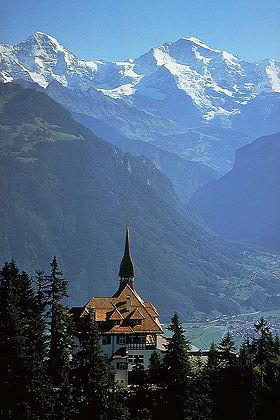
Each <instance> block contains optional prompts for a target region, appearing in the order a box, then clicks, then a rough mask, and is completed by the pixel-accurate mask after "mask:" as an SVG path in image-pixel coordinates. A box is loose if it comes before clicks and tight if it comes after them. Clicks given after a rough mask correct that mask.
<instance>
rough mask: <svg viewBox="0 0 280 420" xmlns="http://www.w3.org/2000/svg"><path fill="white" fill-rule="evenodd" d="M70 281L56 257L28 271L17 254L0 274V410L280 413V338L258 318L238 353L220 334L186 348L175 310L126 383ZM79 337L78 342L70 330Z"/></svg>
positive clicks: (220, 418)
mask: <svg viewBox="0 0 280 420" xmlns="http://www.w3.org/2000/svg"><path fill="white" fill-rule="evenodd" d="M66 297H67V281H66V280H65V279H64V278H63V273H62V272H61V271H60V269H59V267H58V263H57V260H56V258H55V257H54V258H53V260H52V262H51V265H50V272H49V273H48V274H45V273H44V272H42V271H38V272H37V274H36V277H35V278H31V277H30V276H29V275H28V274H27V273H26V272H24V271H20V270H19V269H18V267H17V265H16V264H15V262H14V261H11V262H6V263H5V264H4V266H3V268H2V270H1V272H0V418H1V419H32V420H33V419H34V420H35V419H40V420H45V419H59V420H70V419H71V420H72V419H73V420H76V419H93V420H109V419H110V420H115V419H116V420H117V419H120V420H157V419H162V418H164V419H172V420H212V419H213V420H214V419H215V420H216V419H217V420H224V419H235V420H236V419H238V420H242V419H244V420H245V419H246V420H274V419H275V420H276V419H280V341H279V338H278V336H273V335H272V333H271V331H270V329H269V325H268V324H267V322H266V321H265V320H264V319H263V318H261V319H260V320H259V321H258V322H257V323H256V324H255V331H256V336H255V337H254V338H247V339H245V340H244V341H243V343H242V344H241V347H240V349H239V351H237V349H236V347H235V343H234V340H233V337H232V336H231V335H230V334H229V333H227V334H226V335H225V336H224V337H223V338H222V340H221V342H220V343H219V344H218V345H215V344H214V343H213V344H212V345H211V348H210V350H209V352H208V356H207V358H204V357H203V356H202V355H199V354H198V355H197V356H196V357H192V356H191V355H190V342H189V340H188V338H187V337H186V336H185V332H184V329H183V327H182V325H181V323H180V320H179V317H178V315H177V314H176V313H175V314H174V316H173V317H172V318H171V323H170V325H169V327H168V329H169V330H170V333H171V335H170V337H169V338H167V344H166V351H165V352H164V353H163V354H162V353H158V352H154V353H153V354H152V356H151V359H150V365H149V368H148V369H147V370H144V368H143V365H142V364H141V363H137V364H135V365H134V367H133V370H132V372H131V374H130V383H131V385H130V386H129V387H127V388H123V387H119V386H117V385H116V384H114V372H113V371H112V369H111V366H110V363H109V360H108V359H107V357H106V356H105V355H104V353H103V352H102V350H101V347H100V344H99V343H100V333H99V330H98V326H97V324H96V322H95V320H94V313H92V312H89V313H88V315H87V316H85V317H84V318H83V320H82V321H81V323H80V324H79V328H78V331H77V325H76V324H75V323H74V322H73V320H72V316H71V312H70V311H69V308H68V307H67V306H66V304H65V299H66ZM75 337H78V340H77V338H75Z"/></svg>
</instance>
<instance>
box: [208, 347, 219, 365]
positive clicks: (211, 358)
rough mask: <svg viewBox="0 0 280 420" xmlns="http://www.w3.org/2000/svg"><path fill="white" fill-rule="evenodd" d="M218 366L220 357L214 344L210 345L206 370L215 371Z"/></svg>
mask: <svg viewBox="0 0 280 420" xmlns="http://www.w3.org/2000/svg"><path fill="white" fill-rule="evenodd" d="M219 364H220V356H219V352H218V349H217V346H216V344H215V343H214V342H212V343H211V346H210V349H209V352H208V358H207V368H208V369H210V370H213V371H215V370H216V369H217V368H218V366H219Z"/></svg>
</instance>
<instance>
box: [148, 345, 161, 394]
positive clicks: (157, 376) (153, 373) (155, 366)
mask: <svg viewBox="0 0 280 420" xmlns="http://www.w3.org/2000/svg"><path fill="white" fill-rule="evenodd" d="M148 381H149V383H150V384H153V385H156V386H157V387H158V386H160V385H162V381H163V360H162V357H161V356H160V354H159V353H158V352H157V351H154V352H153V353H152V355H151V358H150V364H149V367H148Z"/></svg>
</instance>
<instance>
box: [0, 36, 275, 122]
mask: <svg viewBox="0 0 280 420" xmlns="http://www.w3.org/2000/svg"><path fill="white" fill-rule="evenodd" d="M0 59H1V60H0V80H2V81H4V82H9V81H12V80H17V79H22V80H27V81H33V82H36V83H38V84H39V85H40V86H42V87H44V88H46V87H47V86H48V85H49V83H51V82H52V81H57V82H58V83H60V84H61V85H62V86H64V87H67V88H70V89H75V90H81V91H87V90H88V89H91V88H93V89H97V90H99V91H100V92H102V93H103V94H105V95H107V96H109V97H111V98H114V99H118V100H124V101H126V100H129V101H130V103H133V104H136V105H137V106H140V107H144V108H145V109H147V110H149V112H153V113H155V114H158V113H159V112H160V111H159V110H160V109H161V108H162V111H161V112H162V114H163V115H164V116H165V117H167V118H170V115H169V112H167V110H168V108H169V106H170V105H169V104H170V103H174V104H175V103H176V104H178V100H179V98H180V100H181V101H182V103H183V104H191V110H192V112H193V113H194V114H198V115H199V117H197V118H200V119H201V120H202V122H203V123H205V122H207V124H208V123H210V122H211V121H212V122H215V121H217V120H218V121H222V124H225V125H228V124H231V122H230V121H231V118H232V116H234V115H237V114H238V113H239V112H241V111H240V110H241V108H242V107H243V106H244V105H246V104H247V103H248V102H250V101H251V100H252V99H254V98H255V97H256V96H257V95H259V94H260V93H263V92H265V93H266V92H280V63H279V62H277V61H275V60H263V61H262V62H261V63H249V62H246V61H244V60H242V59H240V58H239V57H238V55H234V54H232V53H230V52H227V51H221V50H218V49H215V48H212V47H210V46H209V45H207V43H206V42H204V41H203V40H201V39H199V38H196V37H194V36H190V37H182V38H179V39H178V40H177V41H175V42H170V43H165V44H163V45H161V46H159V47H155V48H151V49H150V50H149V51H148V52H147V53H145V54H143V55H141V56H140V57H138V58H136V59H134V60H132V59H129V60H125V61H117V62H108V61H100V60H95V61H86V60H82V59H80V58H78V57H76V56H75V55H74V54H72V53H71V52H69V51H68V50H67V49H66V48H65V47H64V46H63V45H61V44H60V43H59V42H58V41H57V39H55V38H54V37H52V36H51V35H48V34H46V33H44V32H41V31H38V32H36V33H34V34H33V35H32V36H31V37H29V38H28V39H27V40H25V41H23V42H21V43H19V44H16V45H12V46H0ZM184 106H185V105H184ZM188 106H190V105H188ZM182 109H183V108H182ZM178 112H179V111H178ZM184 112H185V111H184ZM178 119H179V120H180V121H181V119H182V120H184V116H180V117H178ZM201 120H200V121H201Z"/></svg>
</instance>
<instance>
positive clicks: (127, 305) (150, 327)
mask: <svg viewBox="0 0 280 420" xmlns="http://www.w3.org/2000/svg"><path fill="white" fill-rule="evenodd" d="M89 309H93V310H94V312H95V319H96V321H97V322H98V323H99V322H100V324H99V325H100V329H101V331H102V332H103V333H105V334H106V333H110V334H131V333H151V334H153V333H154V334H156V333H162V332H163V330H162V328H161V325H160V322H159V319H158V312H157V310H156V309H155V307H154V305H152V304H151V303H149V302H144V301H143V300H142V299H141V298H140V296H139V295H138V294H137V293H136V292H135V290H133V289H132V288H131V287H130V285H129V284H127V285H126V286H124V287H123V288H122V289H120V290H119V291H118V293H117V294H115V295H114V296H113V297H93V298H91V299H90V300H89V301H88V303H87V304H86V305H85V306H84V308H83V310H82V313H81V317H82V316H84V315H85V314H87V313H88V311H89ZM136 319H139V320H141V323H140V324H137V325H134V323H133V322H131V320H136ZM113 320H116V321H120V323H119V324H118V325H114V324H113V323H112V322H111V321H113Z"/></svg>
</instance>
